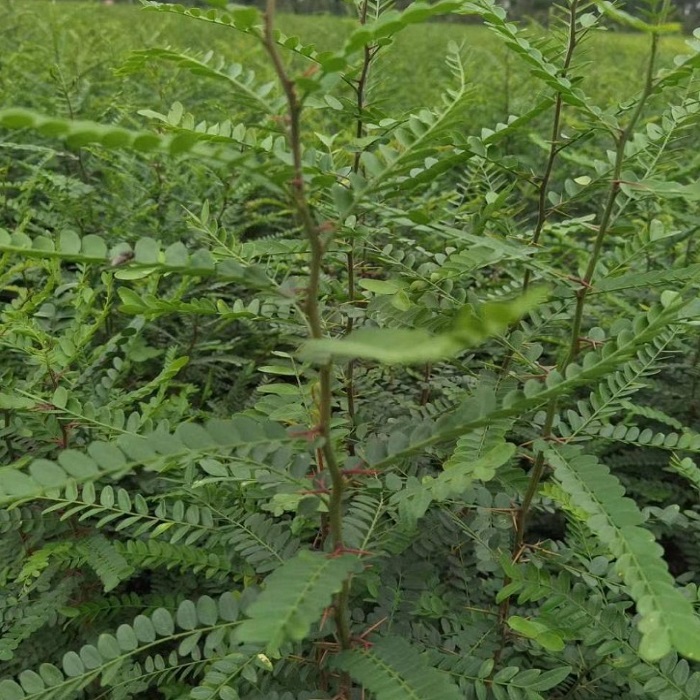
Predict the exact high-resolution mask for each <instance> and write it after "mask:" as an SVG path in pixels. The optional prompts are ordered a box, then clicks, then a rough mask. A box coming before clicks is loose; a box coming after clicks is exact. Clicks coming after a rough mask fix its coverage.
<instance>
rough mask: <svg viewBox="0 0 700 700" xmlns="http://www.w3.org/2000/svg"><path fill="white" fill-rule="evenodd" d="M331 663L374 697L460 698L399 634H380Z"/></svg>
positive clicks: (380, 699)
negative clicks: (360, 647) (377, 639)
mask: <svg viewBox="0 0 700 700" xmlns="http://www.w3.org/2000/svg"><path fill="white" fill-rule="evenodd" d="M333 665H334V666H336V668H338V669H340V670H341V671H346V672H347V673H349V674H350V675H351V676H352V678H353V679H354V680H355V681H357V682H358V683H361V684H362V685H363V686H364V687H365V688H367V689H368V690H369V691H370V692H371V693H373V697H376V698H377V700H460V699H461V698H463V697H464V695H463V694H462V692H461V691H460V690H459V688H458V687H457V686H456V685H455V684H454V683H453V682H452V680H451V679H450V677H449V676H448V675H447V674H446V673H444V672H443V671H439V670H438V669H436V668H432V667H431V666H430V664H429V663H428V661H427V659H426V658H425V657H424V656H422V655H421V654H420V653H419V652H418V651H417V650H416V649H415V648H413V647H412V646H411V645H410V644H409V643H408V642H407V641H406V640H405V639H403V638H402V637H384V638H383V639H380V640H379V641H378V642H376V643H375V644H374V645H373V646H371V647H369V648H367V649H353V650H352V651H344V652H343V653H342V654H339V655H338V656H337V657H336V659H335V660H334V661H333Z"/></svg>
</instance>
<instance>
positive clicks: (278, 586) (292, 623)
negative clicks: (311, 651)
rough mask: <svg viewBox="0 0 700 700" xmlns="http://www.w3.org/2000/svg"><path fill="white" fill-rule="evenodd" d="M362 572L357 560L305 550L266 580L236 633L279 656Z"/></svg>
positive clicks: (307, 629) (299, 638)
mask: <svg viewBox="0 0 700 700" xmlns="http://www.w3.org/2000/svg"><path fill="white" fill-rule="evenodd" d="M361 568H362V566H361V564H360V561H359V560H358V559H357V557H354V556H349V555H343V556H339V557H334V556H328V555H325V554H321V553H320V552H309V551H306V550H302V551H301V552H299V553H298V554H297V555H296V556H295V557H294V558H293V559H289V560H287V561H286V562H285V563H284V564H282V565H281V566H280V567H279V568H278V569H276V570H275V571H274V572H273V573H272V574H270V576H268V577H267V579H265V590H264V591H263V592H262V593H261V594H260V596H259V597H258V598H257V599H256V600H255V602H254V603H252V604H251V605H250V607H249V608H248V610H247V611H246V612H247V614H248V617H249V619H248V620H245V621H244V622H243V623H242V624H241V625H240V626H239V627H238V630H237V638H238V639H239V640H240V641H242V642H257V643H263V644H267V646H268V648H269V649H270V650H271V652H276V651H277V650H278V649H279V647H280V646H281V645H282V644H283V643H284V642H285V641H287V640H291V641H299V640H301V639H304V637H306V636H307V635H308V633H309V630H310V629H311V625H312V624H313V623H314V622H316V621H317V620H318V619H319V618H320V617H321V615H322V614H323V611H324V610H325V609H326V608H327V607H328V606H329V605H330V604H331V600H332V598H333V595H334V594H335V593H337V592H338V591H340V589H341V587H342V585H343V582H344V581H345V579H347V577H348V576H350V574H352V573H355V572H357V571H358V570H360V569H361Z"/></svg>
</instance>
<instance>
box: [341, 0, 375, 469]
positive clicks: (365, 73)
mask: <svg viewBox="0 0 700 700" xmlns="http://www.w3.org/2000/svg"><path fill="white" fill-rule="evenodd" d="M368 4H369V0H362V4H361V5H360V9H359V21H360V24H361V25H363V24H365V23H366V22H367V9H368ZM374 55H375V52H374V50H373V48H372V47H371V46H369V45H368V44H366V45H365V47H364V57H363V61H362V69H361V70H360V77H359V78H358V80H357V86H356V88H355V92H356V96H357V122H356V125H355V137H356V138H357V139H358V140H359V139H361V138H362V137H363V136H364V135H365V123H364V115H363V111H364V108H365V93H366V90H367V80H368V78H369V68H370V64H371V63H372V59H373V58H374ZM361 157H362V151H360V150H359V149H358V150H357V151H355V156H354V158H353V164H352V171H353V172H354V173H357V172H359V170H360V159H361ZM346 269H347V275H348V304H349V305H350V306H353V305H354V304H355V299H356V296H355V239H354V238H352V239H351V240H350V250H349V251H348V253H347V258H346ZM354 324H355V322H354V319H353V318H352V316H348V319H347V322H346V323H345V334H346V335H347V334H349V333H350V332H351V331H352V329H353V327H354ZM345 395H346V398H347V404H348V417H349V418H350V422H351V424H352V429H351V434H350V439H349V440H348V452H349V453H350V454H351V455H354V454H355V443H354V439H353V432H354V428H355V361H354V360H350V362H348V364H347V368H346V370H345Z"/></svg>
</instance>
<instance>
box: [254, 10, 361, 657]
mask: <svg viewBox="0 0 700 700" xmlns="http://www.w3.org/2000/svg"><path fill="white" fill-rule="evenodd" d="M275 9H276V2H275V0H267V8H266V13H265V34H264V39H263V43H264V46H265V50H266V51H267V53H268V55H269V56H270V60H271V61H272V64H273V66H274V69H275V72H276V74H277V78H278V79H279V82H280V84H281V86H282V89H283V90H284V94H285V97H286V98H287V114H288V118H289V123H288V132H287V137H288V141H289V147H290V149H291V152H292V163H293V178H292V181H291V183H290V185H291V193H292V198H293V200H294V208H295V210H296V214H297V217H298V219H299V222H300V224H301V227H302V230H303V232H304V235H305V236H306V239H307V241H308V243H309V250H310V253H311V258H310V261H309V281H308V284H307V287H306V300H305V302H304V307H303V308H304V313H305V314H306V318H307V321H308V325H309V331H310V335H311V337H312V338H314V339H318V338H323V337H324V335H325V334H324V330H323V323H322V320H321V309H320V304H319V285H320V281H321V270H322V265H323V256H324V253H325V244H324V241H323V238H322V236H321V231H320V230H319V227H318V225H317V224H316V221H315V220H314V216H313V214H312V212H311V207H310V206H309V202H308V198H307V195H306V186H305V183H304V165H303V161H302V148H301V114H302V110H303V103H302V101H301V100H300V98H299V95H298V94H297V89H296V84H295V82H294V80H293V79H292V78H290V77H289V74H288V73H287V70H286V68H285V66H284V63H283V62H282V58H281V57H280V54H279V51H278V50H277V43H276V41H275V37H274V26H273V22H274V16H275ZM332 379H333V364H332V362H330V361H329V362H327V363H326V364H324V365H323V366H321V368H320V369H319V383H320V395H319V424H318V432H319V433H320V435H321V437H322V439H323V446H322V448H321V450H322V454H323V459H324V462H325V466H326V468H327V470H328V473H329V475H330V478H331V494H330V498H329V502H328V511H329V513H328V525H329V530H330V536H331V541H332V544H333V548H334V550H336V551H341V550H342V549H343V519H342V505H343V494H344V491H345V479H344V477H343V474H342V471H341V469H340V467H339V465H338V460H337V458H336V454H335V450H334V449H333V443H332V440H331V418H332V404H333V389H332ZM348 595H349V587H348V584H347V583H346V584H345V586H344V587H343V590H342V591H341V593H340V594H339V595H338V598H337V599H336V604H335V620H336V626H337V630H338V641H339V643H340V646H341V647H342V648H343V649H348V648H349V647H350V625H349V621H348V611H347V600H348Z"/></svg>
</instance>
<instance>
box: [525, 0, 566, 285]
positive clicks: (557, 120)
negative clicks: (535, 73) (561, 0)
mask: <svg viewBox="0 0 700 700" xmlns="http://www.w3.org/2000/svg"><path fill="white" fill-rule="evenodd" d="M577 12H578V0H572V2H571V5H570V6H569V39H568V42H567V45H566V55H565V56H564V64H563V66H562V71H561V75H562V77H566V75H567V73H568V72H569V68H570V67H571V61H572V59H573V57H574V51H575V50H576V45H577V43H578V35H577V34H576V13H577ZM562 105H563V101H562V96H561V93H560V92H558V93H557V97H556V100H555V102H554V116H553V118H552V133H551V139H550V142H549V154H548V155H547V162H546V164H545V167H544V173H543V174H542V179H541V180H540V187H539V193H538V198H537V223H536V224H535V230H534V231H533V232H532V239H531V244H532V245H537V244H538V243H539V240H540V236H541V235H542V229H543V228H544V225H545V222H546V221H547V194H548V193H549V181H550V179H551V177H552V170H553V169H554V162H555V160H556V158H557V155H558V153H559V152H560V151H561V147H560V145H559V132H560V131H561V113H562ZM530 277H531V271H530V270H529V269H527V270H525V276H524V278H523V291H524V292H525V291H527V288H528V286H529V284H530Z"/></svg>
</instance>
